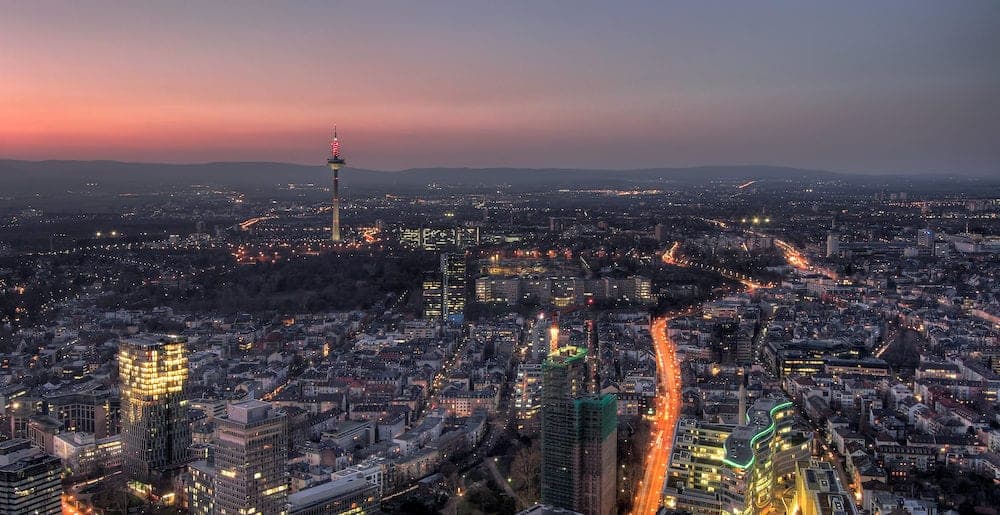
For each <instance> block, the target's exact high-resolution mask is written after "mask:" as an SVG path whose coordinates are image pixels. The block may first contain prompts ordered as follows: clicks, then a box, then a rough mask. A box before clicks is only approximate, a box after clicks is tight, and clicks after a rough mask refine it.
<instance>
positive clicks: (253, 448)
mask: <svg viewBox="0 0 1000 515" xmlns="http://www.w3.org/2000/svg"><path fill="white" fill-rule="evenodd" d="M215 424H216V430H215V437H214V438H213V440H212V444H211V452H210V453H209V454H210V459H209V460H205V461H198V462H195V463H193V464H192V465H191V466H189V467H188V487H187V488H188V499H189V503H190V509H191V512H192V513H197V514H202V515H215V514H218V515H225V514H262V515H284V514H285V513H286V506H285V505H286V503H287V501H288V490H289V479H288V470H287V466H286V461H287V458H288V430H287V422H286V419H285V415H284V413H281V412H277V411H274V410H272V409H271V405H270V404H269V403H266V402H262V401H257V400H249V401H243V402H238V403H234V404H231V405H230V406H228V408H227V410H226V416H224V417H220V418H217V419H216V420H215Z"/></svg>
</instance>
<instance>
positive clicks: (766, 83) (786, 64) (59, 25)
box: [0, 0, 1000, 174]
mask: <svg viewBox="0 0 1000 515" xmlns="http://www.w3.org/2000/svg"><path fill="white" fill-rule="evenodd" d="M998 52H1000V2H997V1H995V0H982V1H964V0H962V1H924V0H900V1H871V0H868V1H839V2H808V1H806V2H803V1H797V0H796V1H793V0H789V1H786V2H778V1H764V2H745V1H732V2H722V1H719V2H716V1H691V2H668V1H650V2H621V3H619V2H609V1H606V0H605V1H601V2H582V1H524V2H520V1H483V2H477V1H455V2H443V1H434V2H429V1H428V2H417V1H408V2H388V1H358V2H309V1H295V2H273V1H272V2H249V1H233V2H217V1H212V2H208V1H204V2H202V1H190V2H156V3H152V2H143V1H137V2H120V1H118V2H101V1H87V2H49V1H21V2H14V1H7V0H0V158H17V159H32V160H39V159H116V160H128V161H155V162H203V161H264V160H266V161H289V162H297V163H316V164H320V163H322V162H323V159H324V158H325V151H326V149H327V145H326V139H327V138H328V137H329V133H330V128H331V126H332V124H333V123H334V122H336V123H337V124H338V126H339V127H340V131H341V136H342V140H343V142H344V149H345V153H346V155H347V158H348V160H349V162H350V163H351V165H353V166H357V167H361V168H372V169H390V170H391V169H402V168H409V167H429V166H524V167H584V168H641V167H655V166H689V165H707V164H775V165H787V166H800V167H813V168H823V169H830V170H840V171H872V172H890V171H905V172H920V173H933V172H944V173H976V174H986V173H992V172H995V173H1000V54H998Z"/></svg>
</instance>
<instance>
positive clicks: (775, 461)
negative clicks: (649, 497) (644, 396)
mask: <svg viewBox="0 0 1000 515" xmlns="http://www.w3.org/2000/svg"><path fill="white" fill-rule="evenodd" d="M794 415H795V408H794V407H793V405H792V403H791V402H788V401H787V400H785V399H782V398H771V397H768V398H763V399H759V400H757V402H755V403H754V404H753V406H752V407H751V408H750V409H749V410H748V412H747V414H746V423H744V424H741V425H736V426H734V425H729V424H713V423H707V422H703V421H700V420H694V419H684V420H681V421H680V422H678V424H677V430H676V433H675V437H674V448H673V454H672V455H671V457H670V468H669V471H668V477H667V486H666V487H665V488H664V504H665V505H666V506H667V507H668V508H676V509H680V510H685V511H688V512H691V513H693V514H695V515H709V514H713V515H717V514H719V513H729V514H732V515H758V514H764V513H770V512H772V511H774V508H775V507H776V506H783V498H782V497H781V496H782V495H783V493H788V492H791V489H790V488H782V485H786V484H789V483H790V482H791V480H792V477H793V476H794V474H795V464H796V463H797V462H799V461H802V460H806V459H808V458H809V442H810V440H811V435H809V434H806V433H802V432H800V431H793V430H792V421H793V419H794ZM788 500H789V501H790V500H791V499H788Z"/></svg>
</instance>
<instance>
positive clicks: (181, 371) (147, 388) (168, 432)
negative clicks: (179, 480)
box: [118, 336, 191, 495]
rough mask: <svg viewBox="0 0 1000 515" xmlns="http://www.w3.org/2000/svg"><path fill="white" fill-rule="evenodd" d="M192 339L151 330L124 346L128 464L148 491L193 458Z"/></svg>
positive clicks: (121, 372) (135, 483) (132, 480)
mask: <svg viewBox="0 0 1000 515" xmlns="http://www.w3.org/2000/svg"><path fill="white" fill-rule="evenodd" d="M186 345H187V341H186V340H184V339H182V338H178V337H172V336H161V337H157V338H153V337H148V336H147V337H138V338H131V339H127V340H123V341H122V342H121V343H120V344H119V347H118V376H119V382H120V383H121V395H122V403H121V404H122V449H123V451H124V470H125V475H126V477H127V478H128V480H129V486H130V487H131V488H132V489H133V490H135V491H136V492H137V493H139V494H142V495H148V494H150V493H153V492H154V491H155V490H157V489H158V487H159V486H160V485H161V484H162V483H161V482H162V481H164V480H168V479H170V477H171V476H172V475H173V473H174V472H176V471H179V470H180V468H181V466H182V465H184V463H185V462H186V461H187V458H188V447H189V446H190V445H191V429H190V426H189V424H188V415H187V400H186V398H185V384H186V383H187V378H188V358H187V350H186V348H185V347H186Z"/></svg>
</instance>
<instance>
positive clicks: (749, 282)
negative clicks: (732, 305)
mask: <svg viewBox="0 0 1000 515" xmlns="http://www.w3.org/2000/svg"><path fill="white" fill-rule="evenodd" d="M680 246H681V242H679V241H675V242H674V244H673V245H672V246H671V247H670V248H669V249H667V251H666V252H664V253H663V256H662V257H661V258H660V259H662V260H663V262H664V263H666V264H668V265H674V266H683V267H694V268H701V269H702V270H710V271H712V272H715V273H717V274H719V275H721V276H723V277H725V278H727V279H732V280H734V281H739V282H740V283H741V284H743V286H746V288H747V289H748V290H751V291H753V290H756V289H758V288H770V287H773V286H774V285H773V284H765V283H761V282H758V281H755V280H754V279H753V278H752V277H750V276H749V275H747V274H743V273H740V272H736V271H734V270H729V269H727V268H722V267H720V266H715V265H705V264H702V263H698V262H695V261H691V260H689V259H687V258H685V257H681V256H679V255H678V252H679V251H680Z"/></svg>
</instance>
